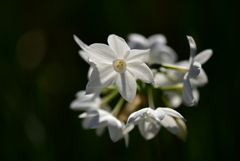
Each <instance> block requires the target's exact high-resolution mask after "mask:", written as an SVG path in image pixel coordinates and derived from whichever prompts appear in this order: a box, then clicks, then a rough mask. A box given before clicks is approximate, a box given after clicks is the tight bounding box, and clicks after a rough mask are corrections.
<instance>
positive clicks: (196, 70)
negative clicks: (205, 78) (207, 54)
mask: <svg viewBox="0 0 240 161" xmlns="http://www.w3.org/2000/svg"><path fill="white" fill-rule="evenodd" d="M200 69H201V64H200V63H198V62H196V61H195V62H194V63H193V65H192V66H191V67H190V70H189V71H188V78H194V77H197V76H198V75H199V74H200Z"/></svg>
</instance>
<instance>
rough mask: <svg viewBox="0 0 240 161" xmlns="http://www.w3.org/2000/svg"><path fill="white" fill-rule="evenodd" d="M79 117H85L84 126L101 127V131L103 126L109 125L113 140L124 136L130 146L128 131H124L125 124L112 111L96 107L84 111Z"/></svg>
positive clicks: (90, 127)
mask: <svg viewBox="0 0 240 161" xmlns="http://www.w3.org/2000/svg"><path fill="white" fill-rule="evenodd" d="M79 118H84V120H83V127H84V128H89V129H99V131H102V129H103V128H106V127H107V128H108V131H109V135H110V138H111V140H112V141H113V142H116V141H118V140H119V139H122V138H124V139H125V142H126V146H128V131H126V132H125V131H124V128H125V124H124V123H123V122H121V121H120V120H118V119H117V118H116V117H114V116H113V115H112V114H111V113H109V112H107V111H105V110H102V109H94V110H89V111H87V112H84V113H82V114H81V115H79Z"/></svg>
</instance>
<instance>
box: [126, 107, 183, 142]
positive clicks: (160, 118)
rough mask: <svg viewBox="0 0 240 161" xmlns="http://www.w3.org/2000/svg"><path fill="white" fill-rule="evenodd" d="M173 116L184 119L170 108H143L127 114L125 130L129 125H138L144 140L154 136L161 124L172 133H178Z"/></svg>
mask: <svg viewBox="0 0 240 161" xmlns="http://www.w3.org/2000/svg"><path fill="white" fill-rule="evenodd" d="M174 117H175V118H180V119H183V120H185V119H184V117H183V116H182V115H181V114H180V113H178V112H177V111H175V110H173V109H170V108H160V107H159V108H157V109H156V110H153V109H151V108H144V109H141V110H139V111H137V112H134V113H132V114H131V115H130V116H129V118H128V121H127V125H126V128H125V130H127V131H129V130H128V128H129V126H130V128H131V129H132V125H138V127H139V131H140V133H141V135H142V136H143V137H144V138H145V139H146V140H149V139H152V138H153V137H155V135H156V134H157V133H158V132H159V130H160V128H161V126H164V127H165V128H167V129H168V130H169V131H170V132H171V133H173V134H178V125H177V123H176V121H175V120H174Z"/></svg>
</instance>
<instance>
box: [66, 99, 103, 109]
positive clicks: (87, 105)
mask: <svg viewBox="0 0 240 161" xmlns="http://www.w3.org/2000/svg"><path fill="white" fill-rule="evenodd" d="M98 107H99V105H98V104H96V103H95V102H83V101H79V100H74V101H73V102H72V103H71V105H70V108H71V109H72V110H78V111H82V110H88V109H95V108H98Z"/></svg>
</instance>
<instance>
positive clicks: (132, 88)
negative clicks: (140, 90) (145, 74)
mask: <svg viewBox="0 0 240 161" xmlns="http://www.w3.org/2000/svg"><path fill="white" fill-rule="evenodd" d="M115 84H116V87H117V89H118V91H119V92H120V94H121V96H122V97H123V98H124V99H125V100H126V101H128V102H132V101H133V99H134V97H135V95H136V90H137V88H136V80H135V78H134V77H133V76H132V74H130V73H129V72H128V71H127V70H126V71H125V72H124V73H120V75H119V76H118V78H117V80H116V83H115Z"/></svg>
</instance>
